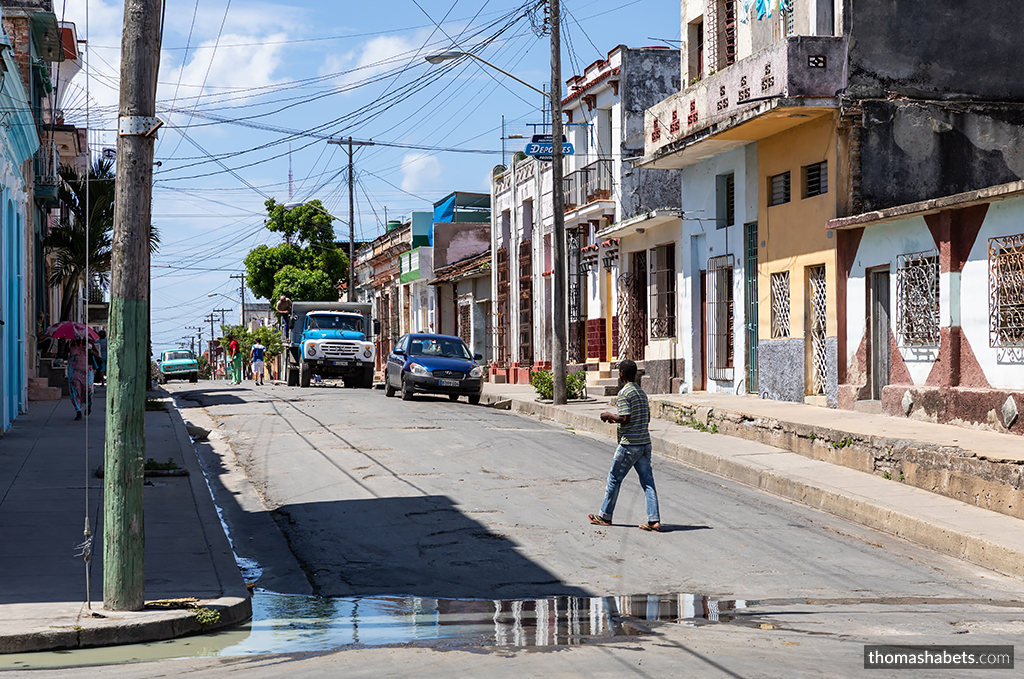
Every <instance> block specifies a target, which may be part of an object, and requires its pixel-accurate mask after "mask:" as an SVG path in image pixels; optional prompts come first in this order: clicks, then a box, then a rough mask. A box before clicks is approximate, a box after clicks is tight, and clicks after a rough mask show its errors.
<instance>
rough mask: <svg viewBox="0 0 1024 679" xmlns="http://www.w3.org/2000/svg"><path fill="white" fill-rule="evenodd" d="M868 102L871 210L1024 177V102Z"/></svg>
mask: <svg viewBox="0 0 1024 679" xmlns="http://www.w3.org/2000/svg"><path fill="white" fill-rule="evenodd" d="M862 105H863V109H864V117H863V130H862V133H861V149H860V176H861V184H860V190H861V198H862V201H863V203H862V211H864V212H869V211H872V210H880V209H884V208H888V207H895V206H897V205H905V204H907V203H913V202H917V201H919V200H927V199H930V198H939V197H941V196H948V195H952V194H956V193H962V192H964V191H971V190H974V189H980V188H985V187H987V186H995V185H997V184H1005V183H1008V182H1012V181H1017V180H1019V179H1022V178H1024V105H1001V106H997V105H986V106H979V105H966V104H955V105H954V104H946V105H943V104H940V103H925V102H909V101H878V100H871V101H864V102H863V103H862Z"/></svg>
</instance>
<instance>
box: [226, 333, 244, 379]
mask: <svg viewBox="0 0 1024 679" xmlns="http://www.w3.org/2000/svg"><path fill="white" fill-rule="evenodd" d="M228 356H229V357H230V358H231V384H241V383H242V351H241V347H239V345H238V340H236V339H235V338H234V336H232V335H228Z"/></svg>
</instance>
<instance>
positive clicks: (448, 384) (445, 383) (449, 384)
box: [441, 380, 459, 387]
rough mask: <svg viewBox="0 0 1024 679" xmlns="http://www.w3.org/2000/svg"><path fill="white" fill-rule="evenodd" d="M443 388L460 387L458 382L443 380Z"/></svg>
mask: <svg viewBox="0 0 1024 679" xmlns="http://www.w3.org/2000/svg"><path fill="white" fill-rule="evenodd" d="M441 386H442V387H457V386H459V381H458V380H441Z"/></svg>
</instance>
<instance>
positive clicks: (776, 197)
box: [771, 171, 789, 205]
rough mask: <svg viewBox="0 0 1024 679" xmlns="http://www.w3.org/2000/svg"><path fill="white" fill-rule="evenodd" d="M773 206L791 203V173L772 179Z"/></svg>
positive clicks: (784, 173)
mask: <svg viewBox="0 0 1024 679" xmlns="http://www.w3.org/2000/svg"><path fill="white" fill-rule="evenodd" d="M771 186H772V202H771V204H772V205H782V204H783V203H788V202H789V172H788V171H787V172H783V173H782V174H777V175H775V176H774V177H772V178H771Z"/></svg>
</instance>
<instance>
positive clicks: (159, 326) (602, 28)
mask: <svg viewBox="0 0 1024 679" xmlns="http://www.w3.org/2000/svg"><path fill="white" fill-rule="evenodd" d="M324 7H332V8H337V9H336V10H333V11H328V12H325V11H324ZM525 7H528V5H522V4H519V3H516V2H514V1H510V0H500V1H489V2H484V3H481V2H466V1H465V0H442V1H437V0H415V1H413V0H389V1H388V2H383V3H381V2H377V3H372V2H345V3H316V2H296V3H293V4H287V5H286V4H276V3H271V2H253V1H242V0H171V1H170V2H169V3H168V6H167V10H166V18H165V30H164V37H163V53H162V56H161V66H160V77H159V80H160V85H159V89H158V104H157V108H158V115H159V117H160V118H161V119H162V120H164V121H165V123H166V126H165V127H164V128H163V129H162V130H161V131H160V138H159V141H158V142H157V147H156V158H157V160H158V161H159V162H160V166H159V167H157V168H155V175H154V180H155V184H154V193H153V223H154V224H155V225H157V226H158V227H159V229H160V232H161V237H162V241H163V245H162V246H161V248H160V252H159V253H158V254H157V255H156V256H154V258H153V267H154V268H153V282H152V316H153V344H154V351H155V352H159V351H161V350H163V349H166V348H173V347H176V346H177V344H178V342H179V341H180V338H181V337H182V336H183V335H186V334H188V333H189V331H187V330H185V328H186V327H187V326H199V325H203V326H204V327H205V328H206V331H205V333H204V340H205V339H208V336H209V324H208V323H206V324H204V323H203V318H204V317H205V316H206V315H207V314H209V313H210V311H211V310H213V309H214V308H232V307H233V309H234V311H233V313H234V316H235V318H236V319H237V314H238V302H237V298H238V281H237V280H232V279H231V278H229V276H230V275H231V274H237V273H241V272H243V270H244V269H243V266H242V260H243V259H244V258H245V255H246V253H247V252H248V251H249V250H250V249H251V248H253V247H255V246H256V245H259V244H261V243H268V244H275V243H277V242H279V238H278V236H277V235H275V234H272V233H270V232H269V231H267V230H266V229H265V228H264V227H263V216H264V209H263V202H264V200H266V198H267V197H273V198H274V199H276V200H278V201H279V202H287V201H288V200H289V194H288V192H289V184H288V170H289V156H290V159H291V167H292V177H293V180H292V194H293V197H292V200H295V201H301V200H309V199H313V198H319V199H320V200H321V201H323V203H324V205H325V206H326V207H327V209H328V210H330V211H331V212H332V213H333V214H336V215H337V216H339V217H341V218H343V219H346V220H347V215H348V186H347V154H346V152H345V151H344V150H343V149H342V148H340V147H339V146H337V145H333V144H329V143H327V139H328V138H341V137H347V136H350V135H351V136H352V137H353V138H355V139H371V138H372V139H374V140H375V141H380V142H385V143H387V144H390V145H389V146H382V145H381V146H374V147H368V148H364V149H361V150H359V151H357V153H356V172H355V176H356V183H357V186H356V191H355V195H356V218H355V223H356V237H357V238H373V237H375V236H376V235H379V234H380V233H382V229H383V222H384V215H385V208H386V211H387V215H388V216H389V217H391V218H394V217H397V216H401V215H405V214H408V213H409V212H410V211H411V210H413V209H427V208H429V206H430V204H431V203H432V202H433V201H435V200H437V199H439V198H441V197H443V196H444V195H446V194H448V193H450V192H451V191H454V190H466V191H487V190H488V177H489V174H490V170H491V168H493V167H494V166H495V165H497V164H499V163H500V162H501V153H500V151H501V117H502V115H504V116H505V119H506V124H507V129H508V130H509V131H510V132H513V133H516V132H518V133H528V131H529V128H527V127H526V126H525V125H526V123H532V122H540V120H541V112H540V97H539V95H536V94H535V93H533V92H531V91H530V90H528V89H526V88H524V87H523V86H522V85H520V84H518V83H516V82H515V81H513V80H510V79H507V78H504V77H503V76H501V75H500V74H498V73H495V72H491V71H489V70H488V69H486V68H485V67H482V66H480V65H478V64H477V62H475V61H474V60H469V59H465V58H464V59H462V60H459V61H456V62H447V63H446V64H443V65H440V66H431V65H430V64H428V63H427V62H426V61H425V60H424V58H423V57H424V56H425V55H427V54H430V53H433V52H436V51H442V50H450V49H454V46H455V45H458V46H459V47H460V48H461V49H464V50H467V51H470V50H471V51H474V52H476V53H478V54H479V55H480V56H481V57H483V58H484V59H487V60H488V61H491V62H493V63H495V64H496V65H498V66H500V67H502V68H504V69H505V70H508V71H510V72H512V73H515V74H516V75H517V76H519V77H520V78H522V79H524V80H526V81H528V82H531V83H534V84H535V85H537V86H538V87H542V86H543V85H544V84H545V83H547V81H548V80H549V79H550V46H549V42H548V37H547V36H546V35H545V36H539V35H537V33H536V32H535V30H534V29H533V26H532V24H531V18H530V16H529V14H528V13H527V11H526V10H525V9H524V8H525ZM562 7H563V14H565V13H566V11H567V12H568V14H567V15H566V16H564V17H563V38H562V47H563V50H562V54H563V65H562V76H563V87H564V81H565V79H567V78H569V77H570V76H571V75H573V74H574V73H579V72H581V71H582V68H583V67H585V66H586V65H588V64H590V63H592V62H593V61H595V60H597V59H598V58H602V57H604V56H605V55H606V54H607V52H608V51H609V50H610V49H611V48H613V47H614V46H616V45H618V44H625V45H628V46H630V47H641V46H646V45H662V46H677V45H678V43H677V41H678V39H679V3H678V2H670V1H665V0H661V1H658V0H576V1H574V2H565V3H563V5H562ZM87 9H88V18H87V17H86V10H87ZM54 11H55V12H56V13H57V15H58V18H62V19H64V20H67V21H73V22H75V24H76V26H77V28H78V34H79V38H87V39H88V41H89V46H88V48H87V52H88V57H87V59H88V62H89V68H88V70H89V71H90V73H91V77H90V79H89V81H88V83H87V82H86V77H85V73H84V71H83V73H81V74H79V75H78V76H76V78H75V79H74V80H73V81H72V82H71V83H69V84H68V86H67V92H66V100H65V101H66V102H67V105H66V106H65V116H66V118H67V120H68V121H69V122H72V123H74V124H78V125H82V126H85V125H86V123H87V117H88V126H89V128H90V129H91V130H94V132H93V133H92V134H91V135H90V141H91V143H92V144H93V147H94V150H95V151H99V149H100V148H102V147H104V146H108V147H113V146H115V135H114V133H113V130H114V129H115V127H116V117H117V107H116V105H117V98H118V71H119V64H120V36H121V25H122V18H123V4H122V3H118V2H116V1H115V0H88V7H86V4H85V3H82V2H70V3H67V2H65V1H64V0H57V1H56V2H55V3H54ZM533 18H534V20H535V21H536V20H541V19H542V18H543V9H541V10H540V11H539V12H534V13H533ZM663 41H668V42H663ZM87 84H88V97H87V96H86V85H87ZM87 101H88V102H89V106H88V107H87V106H86V102H87ZM517 143H519V142H514V141H512V142H508V144H509V148H511V145H512V144H517ZM289 148H290V149H291V152H290V154H289ZM440 148H444V149H463V150H468V151H471V152H452V151H448V150H445V151H441V150H437V149H440ZM517 149H518V147H516V150H517ZM335 231H336V233H337V234H338V236H339V238H340V237H342V236H347V234H348V227H347V225H346V224H342V223H340V222H335ZM210 293H220V294H224V295H227V296H229V297H233V298H234V299H235V300H236V301H235V302H234V304H232V302H230V301H229V300H227V299H225V298H224V297H215V298H209V297H208V296H207V295H208V294H210ZM246 294H247V300H248V301H252V296H251V293H250V292H248V291H247V293H246ZM228 316H229V318H230V317H231V314H229V315H228Z"/></svg>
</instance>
